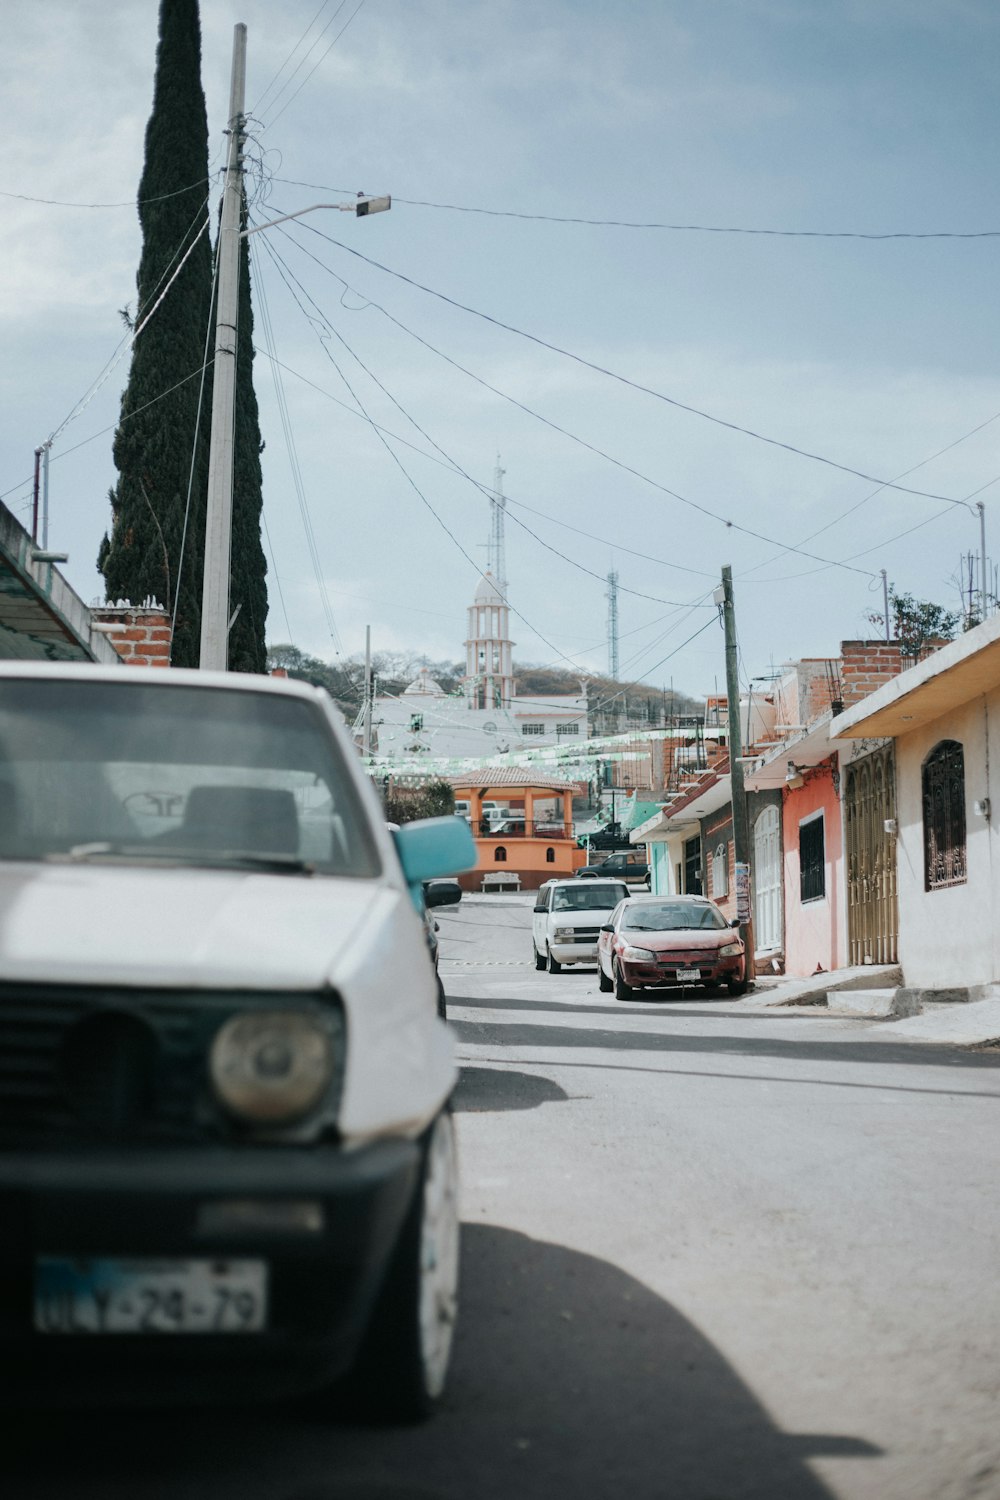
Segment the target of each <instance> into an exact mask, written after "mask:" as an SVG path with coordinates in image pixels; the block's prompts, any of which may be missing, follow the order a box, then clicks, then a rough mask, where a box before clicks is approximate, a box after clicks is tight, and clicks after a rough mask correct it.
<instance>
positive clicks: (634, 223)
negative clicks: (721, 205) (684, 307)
mask: <svg viewBox="0 0 1000 1500" xmlns="http://www.w3.org/2000/svg"><path fill="white" fill-rule="evenodd" d="M274 181H275V182H280V183H283V184H286V185H287V186H289V187H307V188H316V189H317V190H318V191H320V192H337V191H340V190H339V189H336V188H332V189H331V188H327V187H324V186H323V184H321V183H317V182H297V181H296V180H295V179H294V178H291V177H276V178H275V179H274ZM392 201H393V203H398V204H400V205H405V206H406V207H407V208H434V209H439V210H444V211H446V212H449V213H456V214H482V215H485V216H487V217H488V218H493V219H521V220H523V221H525V222H528V223H538V224H581V225H587V226H590V227H593V228H596V229H660V230H668V231H671V232H673V233H678V234H743V235H762V236H768V237H770V238H773V239H805V240H989V239H997V238H1000V229H973V230H953V229H934V230H924V231H915V230H890V231H887V232H885V233H881V234H879V233H873V232H866V231H863V230H858V229H767V228H760V229H757V228H750V227H748V226H746V225H738V224H671V223H661V222H658V221H641V220H634V219H589V218H583V217H580V216H576V215H570V214H529V213H519V212H517V211H516V210H514V209H506V208H475V207H470V206H469V205H468V204H462V203H433V202H430V201H429V200H428V199H426V198H397V197H396V196H395V195H393V200H392Z"/></svg>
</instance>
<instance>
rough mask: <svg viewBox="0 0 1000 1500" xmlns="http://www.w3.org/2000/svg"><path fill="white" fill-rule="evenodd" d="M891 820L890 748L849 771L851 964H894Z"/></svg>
mask: <svg viewBox="0 0 1000 1500" xmlns="http://www.w3.org/2000/svg"><path fill="white" fill-rule="evenodd" d="M895 818H896V776H895V767H894V763H893V755H892V746H891V745H888V746H886V747H885V748H884V749H882V750H877V751H876V752H875V753H874V755H868V756H866V757H865V758H864V760H859V761H856V762H855V763H854V764H853V765H851V766H848V768H847V785H846V788H845V792H844V819H845V822H846V824H847V943H848V951H849V962H850V963H852V964H894V963H896V962H898V946H897V933H898V930H899V928H898V913H897V905H896V835H895V826H896V824H895ZM887 825H888V826H887Z"/></svg>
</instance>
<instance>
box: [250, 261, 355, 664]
mask: <svg viewBox="0 0 1000 1500" xmlns="http://www.w3.org/2000/svg"><path fill="white" fill-rule="evenodd" d="M249 245H250V254H251V258H252V260H253V263H254V267H255V269H256V272H257V275H256V278H255V284H256V287H257V301H258V305H259V307H260V309H261V326H262V328H263V330H264V341H265V343H266V344H267V345H268V347H269V348H270V349H272V350H273V349H274V344H275V340H274V329H273V326H272V323H271V312H270V307H269V303H268V298H267V291H266V287H265V282H264V278H263V276H262V275H261V274H260V258H259V256H258V254H257V249H256V246H255V244H254V242H253V241H252V240H251V241H250V242H249ZM265 245H266V241H265ZM266 248H267V250H268V252H269V253H270V249H271V247H270V246H269V245H267V246H266ZM271 371H272V374H273V377H274V390H275V397H276V400H277V404H278V413H279V416H280V418H281V426H282V431H283V433H284V437H285V447H286V450H287V453H288V462H289V467H290V469H291V474H292V485H293V488H294V490H295V495H296V499H297V501H298V506H299V515H300V517H301V519H302V529H303V532H304V533H305V539H306V550H307V551H308V553H309V559H310V562H311V563H312V569H313V576H314V577H315V579H316V588H317V591H318V593H319V597H320V603H321V605H322V608H323V614H324V616H325V619H326V625H327V630H328V631H329V634H330V639H331V640H332V641H333V644H334V647H335V649H336V651H337V653H338V655H342V654H343V642H342V640H341V638H340V632H339V631H338V629H337V622H336V618H335V616H334V612H333V605H332V603H331V601H330V595H329V591H328V590H327V587H326V579H325V577H324V576H323V567H322V562H321V559H320V553H319V544H318V543H317V540H316V532H315V529H314V527H313V523H312V515H311V513H310V510H309V501H308V497H307V495H306V487H305V482H304V480H303V478H302V468H301V465H300V464H299V459H298V450H297V448H296V444H295V436H294V432H293V430H292V422H291V416H290V414H289V410H288V402H287V400H286V399H285V391H284V386H283V384H282V381H281V376H280V373H279V370H278V367H277V365H276V364H275V363H272V365H271Z"/></svg>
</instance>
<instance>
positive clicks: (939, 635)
mask: <svg viewBox="0 0 1000 1500" xmlns="http://www.w3.org/2000/svg"><path fill="white" fill-rule="evenodd" d="M868 619H869V622H870V623H871V624H872V625H878V626H883V627H884V626H885V615H880V614H871V615H869V616H868ZM889 620H890V626H891V629H892V634H893V639H894V640H897V641H898V642H899V648H900V652H901V653H902V655H903V656H912V657H913V658H914V659H915V660H916V659H918V658H919V657H921V656H922V655H924V654H925V647H927V646H929V645H940V644H941V643H942V642H943V641H950V640H953V639H954V636H955V632H956V630H957V629H958V622H959V616H958V614H957V613H955V612H954V611H952V610H950V609H945V608H944V607H943V605H940V604H930V603H927V602H926V601H924V600H921V599H914V597H913V595H912V594H897V592H896V590H895V589H894V588H890V589H889Z"/></svg>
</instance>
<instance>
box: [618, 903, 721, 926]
mask: <svg viewBox="0 0 1000 1500" xmlns="http://www.w3.org/2000/svg"><path fill="white" fill-rule="evenodd" d="M622 926H623V927H627V928H628V929H629V931H630V932H679V931H681V930H682V929H686V930H688V931H690V930H691V929H692V928H709V929H711V930H713V931H715V930H718V929H719V928H724V927H727V926H728V923H727V922H726V919H725V917H724V916H723V915H722V913H721V911H720V910H719V908H718V907H717V906H709V905H708V903H707V902H706V903H705V904H704V905H702V904H701V903H700V902H697V903H696V902H693V901H690V902H688V901H651V902H648V903H647V902H643V903H642V905H641V906H633V907H630V908H629V909H627V910H626V912H625V917H624V921H623V922H622Z"/></svg>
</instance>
